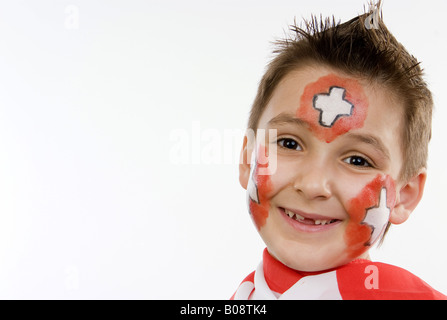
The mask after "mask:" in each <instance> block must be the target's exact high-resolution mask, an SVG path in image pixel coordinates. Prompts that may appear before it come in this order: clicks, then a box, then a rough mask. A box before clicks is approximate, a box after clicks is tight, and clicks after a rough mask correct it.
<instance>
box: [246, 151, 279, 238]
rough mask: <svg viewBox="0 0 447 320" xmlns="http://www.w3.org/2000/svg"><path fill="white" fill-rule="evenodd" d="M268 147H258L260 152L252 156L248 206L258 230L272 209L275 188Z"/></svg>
mask: <svg viewBox="0 0 447 320" xmlns="http://www.w3.org/2000/svg"><path fill="white" fill-rule="evenodd" d="M265 154H266V148H265V147H264V146H262V145H260V146H259V147H258V152H257V155H256V156H255V157H253V158H252V162H251V163H252V168H251V173H250V180H249V182H248V187H247V194H248V208H249V212H250V215H251V217H252V219H253V223H254V224H255V226H256V228H257V229H258V231H259V230H260V229H261V228H262V227H263V226H264V225H265V223H266V221H267V218H268V215H269V210H270V200H269V199H270V196H269V195H270V194H271V191H272V190H273V186H272V181H271V175H270V174H269V161H268V158H267V157H266V156H265Z"/></svg>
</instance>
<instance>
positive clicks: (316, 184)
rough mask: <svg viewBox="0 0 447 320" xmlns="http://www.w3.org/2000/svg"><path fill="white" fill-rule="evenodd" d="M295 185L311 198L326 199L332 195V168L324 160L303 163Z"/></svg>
mask: <svg viewBox="0 0 447 320" xmlns="http://www.w3.org/2000/svg"><path fill="white" fill-rule="evenodd" d="M298 171H299V174H297V176H296V178H295V180H294V185H293V187H294V188H295V190H296V191H297V192H298V193H301V194H302V195H303V196H304V197H306V198H307V199H309V200H325V199H329V198H330V197H331V196H332V188H331V178H330V172H329V171H330V168H329V167H328V166H327V165H326V164H325V163H324V162H323V161H313V162H312V163H307V164H305V163H301V167H300V168H299V170H298Z"/></svg>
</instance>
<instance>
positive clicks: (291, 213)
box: [284, 210, 334, 226]
mask: <svg viewBox="0 0 447 320" xmlns="http://www.w3.org/2000/svg"><path fill="white" fill-rule="evenodd" d="M284 211H285V212H286V214H287V215H288V216H289V217H290V218H292V219H295V220H298V221H299V220H304V219H305V218H304V217H302V216H300V215H299V214H296V213H293V212H292V211H289V210H284ZM333 221H334V220H314V223H315V224H319V225H322V226H324V225H325V224H329V223H331V222H333Z"/></svg>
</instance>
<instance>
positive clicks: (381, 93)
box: [232, 2, 447, 299]
mask: <svg viewBox="0 0 447 320" xmlns="http://www.w3.org/2000/svg"><path fill="white" fill-rule="evenodd" d="M377 6H378V7H379V6H380V2H379V3H378V4H377ZM372 9H373V6H371V8H370V12H369V13H367V14H364V15H360V16H358V17H356V18H354V19H352V20H350V21H348V22H346V23H343V24H339V25H336V24H335V22H334V21H332V22H330V21H329V20H326V21H324V22H323V21H321V22H318V21H317V19H316V18H313V20H312V21H311V22H310V23H307V25H306V30H304V29H301V28H299V27H297V26H293V27H292V31H293V32H294V33H295V38H294V39H288V40H284V41H281V42H279V43H278V45H279V47H278V50H277V51H275V52H276V53H277V56H276V57H275V58H274V59H273V61H272V62H271V63H270V64H269V66H268V69H267V71H266V73H265V75H264V76H263V78H262V80H261V82H260V85H259V89H258V93H257V96H256V98H255V101H254V103H253V106H252V109H251V113H250V118H249V124H248V128H249V130H247V132H248V133H250V132H252V133H253V134H252V135H250V134H247V136H246V137H245V138H244V143H243V148H242V152H241V160H242V161H241V164H240V168H239V171H240V177H239V180H240V183H241V185H242V186H243V187H244V188H245V189H247V195H248V205H249V212H250V215H251V217H252V220H253V222H254V224H255V226H256V228H257V230H258V232H259V234H260V235H261V237H262V239H263V240H264V242H265V243H266V245H267V248H266V249H265V250H264V253H263V260H262V262H261V264H260V265H259V266H258V267H257V269H256V271H254V272H253V273H251V274H250V275H249V276H247V277H246V278H245V279H244V281H243V282H242V283H241V284H240V286H239V287H238V289H237V290H236V292H235V294H234V295H233V296H232V299H278V298H279V299H446V298H447V297H446V296H444V295H443V294H441V293H439V292H437V291H436V290H434V289H432V288H431V287H430V286H429V285H427V284H426V283H425V282H423V281H422V280H421V279H419V278H417V277H416V276H414V275H412V274H411V273H409V272H408V271H406V270H404V269H401V268H398V267H394V266H391V265H387V264H383V263H376V262H372V261H370V259H369V254H368V251H369V249H370V248H371V246H372V245H374V244H375V243H376V242H377V241H380V239H381V238H382V239H383V236H384V234H385V233H386V231H387V230H388V228H389V226H390V224H400V223H403V222H405V221H406V220H407V219H408V217H409V215H410V213H411V212H412V211H413V210H414V209H415V207H416V206H417V204H418V203H419V201H420V199H421V197H422V194H423V190H424V184H425V180H426V175H427V173H426V161H427V147H428V142H429V140H430V136H431V114H432V105H433V102H432V97H431V93H430V91H429V90H428V88H427V86H426V83H425V82H424V81H423V79H422V70H421V68H420V67H419V63H418V62H417V60H416V59H415V58H414V57H412V56H411V55H410V54H409V53H408V52H407V51H406V50H405V48H404V47H403V46H402V45H401V44H400V43H399V42H397V41H396V39H395V38H394V37H393V36H392V35H391V33H390V32H389V31H388V30H387V28H386V27H385V25H384V23H383V21H382V20H381V17H379V16H378V15H377V14H375V15H374V17H375V19H376V21H370V20H371V18H370V17H371V15H372V14H373V10H372ZM375 12H376V11H375ZM376 17H377V18H376ZM377 20H378V21H377ZM254 133H256V139H253V137H254V136H255V134H254ZM250 159H251V160H250Z"/></svg>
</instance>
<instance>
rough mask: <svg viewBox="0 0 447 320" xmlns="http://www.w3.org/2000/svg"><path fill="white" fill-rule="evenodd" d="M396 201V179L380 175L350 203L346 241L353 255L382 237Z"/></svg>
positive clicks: (351, 255)
mask: <svg viewBox="0 0 447 320" xmlns="http://www.w3.org/2000/svg"><path fill="white" fill-rule="evenodd" d="M395 200H396V191H395V184H394V181H393V179H391V177H390V176H388V175H386V176H382V175H378V176H377V177H376V178H375V179H374V180H373V181H371V182H370V183H368V184H367V185H366V186H365V187H364V188H363V189H362V190H361V191H360V193H359V194H358V195H357V196H356V197H354V198H352V199H351V200H350V201H349V202H348V205H347V211H348V214H349V221H348V224H347V226H346V233H345V241H346V245H347V250H348V255H349V257H350V258H355V257H358V256H359V255H360V254H361V253H363V252H364V251H366V250H367V249H368V248H369V247H370V246H372V245H373V244H374V243H375V242H376V241H377V240H378V239H379V238H380V236H381V235H382V234H383V232H384V230H385V228H386V225H387V223H388V220H389V216H390V213H391V211H392V210H393V208H394V204H395Z"/></svg>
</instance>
